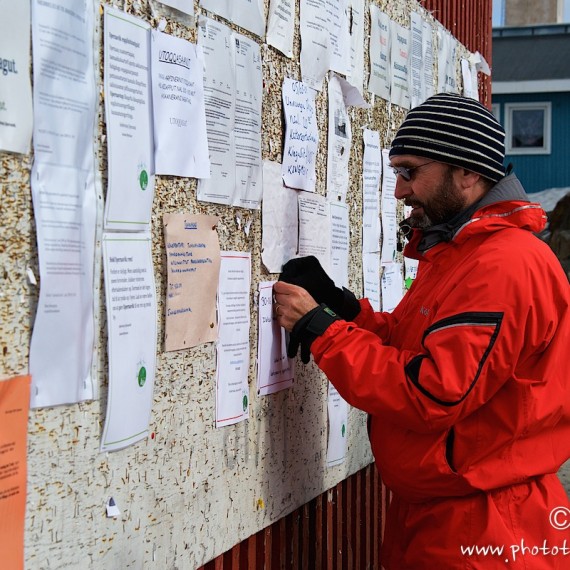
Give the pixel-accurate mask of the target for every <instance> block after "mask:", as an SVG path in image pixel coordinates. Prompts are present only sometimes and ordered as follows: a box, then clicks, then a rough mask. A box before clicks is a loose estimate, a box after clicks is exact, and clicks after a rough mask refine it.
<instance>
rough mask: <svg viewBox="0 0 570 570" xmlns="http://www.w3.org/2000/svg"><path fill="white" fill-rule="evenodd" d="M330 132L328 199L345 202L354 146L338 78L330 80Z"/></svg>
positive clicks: (333, 75)
mask: <svg viewBox="0 0 570 570" xmlns="http://www.w3.org/2000/svg"><path fill="white" fill-rule="evenodd" d="M328 91H329V93H328V95H329V132H328V135H329V136H328V160H327V199H328V200H329V201H330V202H333V201H334V202H344V201H345V200H346V192H347V190H348V172H349V168H348V162H349V160H350V147H351V145H352V130H351V128H350V119H349V117H348V112H347V109H346V106H345V104H344V98H343V94H342V89H341V86H340V81H339V79H338V77H337V76H336V75H335V74H334V73H331V75H330V78H329V87H328Z"/></svg>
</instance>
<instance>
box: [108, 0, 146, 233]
mask: <svg viewBox="0 0 570 570" xmlns="http://www.w3.org/2000/svg"><path fill="white" fill-rule="evenodd" d="M149 43H150V25H149V24H148V23H146V22H144V21H143V20H140V19H138V18H134V17H133V16H130V15H129V14H126V13H125V12H122V11H120V10H116V9H114V8H110V7H109V6H105V25H104V44H105V46H104V50H105V118H106V121H107V155H108V165H109V182H108V188H107V200H106V204H105V221H104V225H105V229H113V230H124V231H129V230H130V231H133V230H134V231H141V230H148V229H149V227H150V216H151V209H152V200H153V195H154V164H153V155H154V147H153V140H152V118H151V85H150V45H149Z"/></svg>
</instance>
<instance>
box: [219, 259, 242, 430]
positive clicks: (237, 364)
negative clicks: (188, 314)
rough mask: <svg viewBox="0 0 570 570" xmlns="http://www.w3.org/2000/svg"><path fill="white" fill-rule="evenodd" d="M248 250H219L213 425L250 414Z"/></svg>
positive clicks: (236, 419)
mask: <svg viewBox="0 0 570 570" xmlns="http://www.w3.org/2000/svg"><path fill="white" fill-rule="evenodd" d="M250 285H251V254H250V253H242V252H239V251H223V252H221V265H220V282H219V286H218V322H219V337H218V343H217V346H216V352H217V359H216V360H217V363H216V427H218V428H219V427H223V426H229V425H231V424H235V423H238V422H241V421H243V420H246V419H247V418H249V386H248V383H247V376H248V372H249V324H250V311H249V291H250Z"/></svg>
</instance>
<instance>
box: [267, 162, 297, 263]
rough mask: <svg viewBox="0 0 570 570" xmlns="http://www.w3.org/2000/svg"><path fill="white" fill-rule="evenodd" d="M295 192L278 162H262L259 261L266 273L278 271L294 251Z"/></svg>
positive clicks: (295, 244) (295, 226) (295, 250)
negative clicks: (287, 186) (283, 174)
mask: <svg viewBox="0 0 570 570" xmlns="http://www.w3.org/2000/svg"><path fill="white" fill-rule="evenodd" d="M297 193H298V192H297V191H296V190H292V189H291V188H286V187H285V186H284V185H283V178H282V176H281V164H279V163H278V162H271V161H269V160H264V161H263V201H262V203H261V224H262V225H261V260H262V261H263V265H265V267H266V268H267V271H269V273H281V269H282V268H283V264H284V263H285V262H287V261H289V259H291V258H292V257H295V255H296V254H297V240H298V236H299V219H298V205H297Z"/></svg>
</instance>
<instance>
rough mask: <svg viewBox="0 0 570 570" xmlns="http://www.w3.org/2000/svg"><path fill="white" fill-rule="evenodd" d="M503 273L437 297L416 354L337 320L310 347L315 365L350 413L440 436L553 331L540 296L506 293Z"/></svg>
mask: <svg viewBox="0 0 570 570" xmlns="http://www.w3.org/2000/svg"><path fill="white" fill-rule="evenodd" d="M515 270H516V271H520V270H521V268H515V269H513V271H515ZM506 272H507V270H506V269H504V265H503V274H502V277H503V279H501V280H495V281H493V280H492V279H487V280H483V279H481V280H477V279H472V281H470V282H469V281H463V283H462V285H461V287H455V289H453V290H452V291H451V292H450V293H449V294H447V295H445V297H444V298H443V299H442V301H441V305H440V306H439V307H438V310H437V314H436V316H435V317H434V320H433V322H432V323H431V326H429V327H428V328H427V329H425V331H423V337H422V341H421V347H420V349H419V350H415V351H411V350H400V349H398V348H395V347H393V346H390V345H389V344H388V343H387V342H386V341H385V340H384V339H383V338H382V336H376V335H375V334H374V333H373V332H370V331H369V330H364V329H363V328H358V327H356V326H355V324H354V323H347V322H344V321H338V322H335V323H333V324H332V325H331V326H330V327H329V329H327V331H326V332H325V333H324V334H323V335H322V336H321V337H319V338H317V339H316V340H315V342H314V343H313V345H312V347H311V350H312V352H313V355H314V357H315V361H316V363H317V364H318V366H319V367H320V368H321V369H322V370H323V371H324V373H325V374H326V375H327V377H328V378H329V380H330V381H331V382H332V383H333V385H334V386H335V387H336V388H337V390H338V391H339V393H340V394H341V395H342V397H343V398H344V399H345V400H346V401H347V402H349V403H350V404H351V405H352V406H354V407H357V408H359V409H361V410H364V411H365V412H368V413H370V414H373V415H382V416H384V417H385V418H386V419H387V420H388V421H390V422H391V423H394V424H396V425H400V426H402V427H405V428H407V429H410V430H412V431H416V432H418V433H429V432H435V431H440V430H445V429H448V428H449V427H451V426H452V425H454V424H455V423H457V422H458V421H459V420H460V419H462V418H464V417H466V416H467V415H469V414H471V413H472V412H473V411H475V410H477V409H478V408H479V407H480V406H482V405H483V404H484V403H485V402H487V401H488V400H489V399H490V398H491V397H492V396H493V395H494V394H495V393H496V392H497V391H498V390H499V389H500V388H501V387H502V386H503V385H504V384H505V382H507V380H509V379H510V378H513V377H514V375H515V370H516V367H517V365H518V364H519V363H520V362H525V359H528V358H529V355H534V356H533V358H536V354H540V351H541V350H544V347H545V346H547V344H548V342H549V339H550V338H551V337H552V335H553V334H554V331H555V330H556V327H557V324H558V319H559V318H560V315H559V314H558V312H557V311H556V310H555V308H554V304H553V303H552V302H551V301H549V300H548V299H547V298H546V299H545V297H547V295H545V294H541V293H540V292H539V291H538V288H534V287H530V289H535V290H534V291H532V290H529V287H528V284H523V285H522V286H519V287H512V283H513V278H514V276H513V275H507V274H506ZM519 276H520V274H519ZM519 285H520V283H519ZM525 285H526V287H525ZM458 307H461V308H462V310H461V311H458V310H457V308H458ZM418 326H421V324H418ZM523 351H525V353H524V354H522V353H523ZM537 381H540V379H537Z"/></svg>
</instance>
